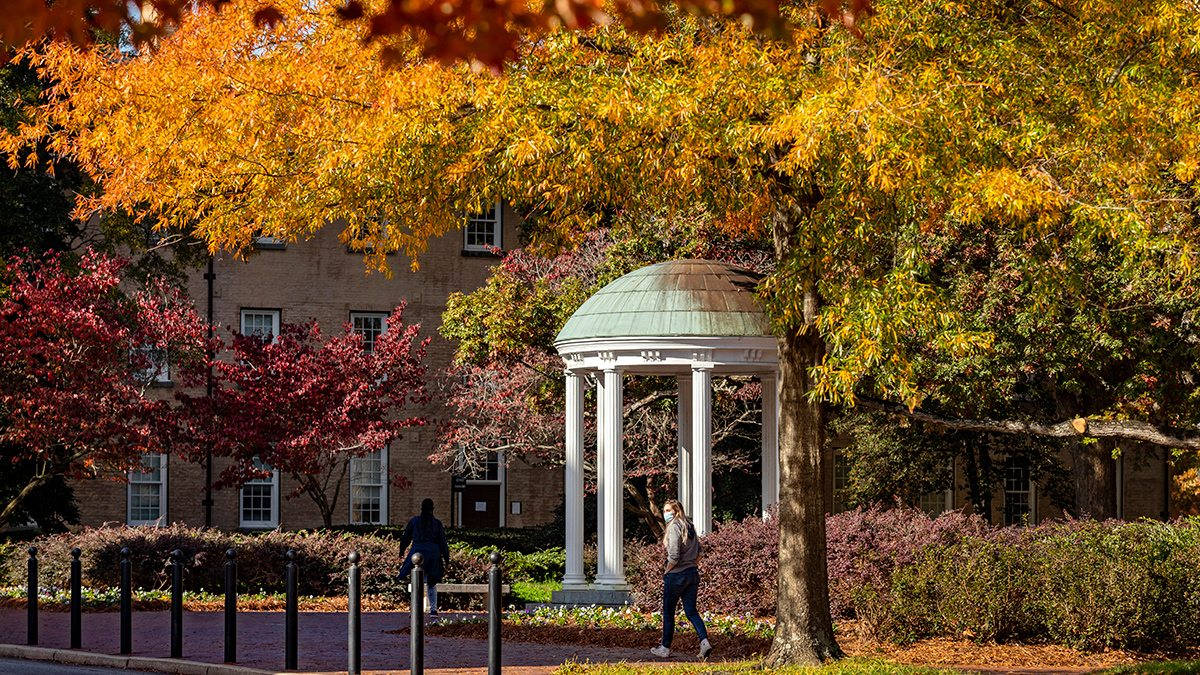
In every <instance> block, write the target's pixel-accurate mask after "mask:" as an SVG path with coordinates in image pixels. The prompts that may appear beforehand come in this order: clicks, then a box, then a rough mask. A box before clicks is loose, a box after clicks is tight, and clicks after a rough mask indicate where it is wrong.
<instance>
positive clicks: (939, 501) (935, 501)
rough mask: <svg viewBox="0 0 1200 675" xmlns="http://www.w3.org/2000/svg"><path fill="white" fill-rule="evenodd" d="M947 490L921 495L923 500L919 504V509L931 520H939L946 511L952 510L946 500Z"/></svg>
mask: <svg viewBox="0 0 1200 675" xmlns="http://www.w3.org/2000/svg"><path fill="white" fill-rule="evenodd" d="M946 493H947V491H946V490H934V491H933V492H927V493H925V494H923V495H921V500H920V501H919V502H918V503H917V507H918V508H920V509H921V510H922V511H924V512H925V514H926V515H928V516H929V517H930V518H937V517H938V516H940V515H942V514H943V513H945V512H946V511H949V510H950V507H949V506H948V505H947V500H946Z"/></svg>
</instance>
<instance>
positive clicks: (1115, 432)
mask: <svg viewBox="0 0 1200 675" xmlns="http://www.w3.org/2000/svg"><path fill="white" fill-rule="evenodd" d="M857 404H858V405H859V406H860V407H863V408H866V409H868V410H879V411H881V412H886V413H891V414H893V415H901V416H903V417H907V418H909V419H914V420H919V421H921V422H926V423H929V424H936V425H938V426H940V427H944V428H946V429H954V430H955V431H981V432H986V433H997V434H1024V435H1027V436H1043V437H1047V438H1076V437H1078V438H1124V439H1126V440H1130V441H1138V442H1142V443H1153V444H1154V445H1161V446H1164V447H1168V448H1185V449H1189V450H1197V449H1200V431H1197V430H1171V429H1161V428H1159V427H1157V426H1155V425H1153V424H1150V423H1149V422H1138V421H1134V420H1104V419H1088V418H1086V417H1076V418H1074V419H1070V420H1065V421H1063V422H1057V423H1053V424H1046V423H1043V422H1035V421H1028V420H996V419H988V418H982V419H969V418H954V417H945V416H942V415H935V414H932V413H927V412H922V411H920V410H909V409H908V407H907V406H904V405H901V404H899V403H891V402H888V401H880V400H876V399H869V398H859V399H858V402H857ZM1181 432H1182V433H1181Z"/></svg>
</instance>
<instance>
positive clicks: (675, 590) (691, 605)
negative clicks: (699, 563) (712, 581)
mask: <svg viewBox="0 0 1200 675" xmlns="http://www.w3.org/2000/svg"><path fill="white" fill-rule="evenodd" d="M698 590H700V571H699V570H697V569H696V568H695V567H692V568H690V569H686V570H682V571H680V572H668V573H666V574H664V575H663V637H662V645H663V646H664V647H667V648H670V646H671V639H672V638H674V637H675V610H676V608H678V607H679V601H680V600H682V601H683V613H684V614H685V615H687V618H688V621H691V622H692V628H695V629H696V636H697V637H699V638H700V639H701V640H707V639H708V629H706V628H705V627H704V619H701V618H700V612H697V611H696V591H698Z"/></svg>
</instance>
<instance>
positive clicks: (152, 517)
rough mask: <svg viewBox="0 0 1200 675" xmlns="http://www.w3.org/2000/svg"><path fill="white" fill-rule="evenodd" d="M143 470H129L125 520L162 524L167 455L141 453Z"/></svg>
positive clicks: (164, 507)
mask: <svg viewBox="0 0 1200 675" xmlns="http://www.w3.org/2000/svg"><path fill="white" fill-rule="evenodd" d="M142 466H143V467H144V470H143V471H130V472H129V496H128V502H129V504H128V513H127V514H126V518H127V522H128V523H129V524H130V525H162V524H164V521H166V515H167V456H166V455H160V454H149V455H142Z"/></svg>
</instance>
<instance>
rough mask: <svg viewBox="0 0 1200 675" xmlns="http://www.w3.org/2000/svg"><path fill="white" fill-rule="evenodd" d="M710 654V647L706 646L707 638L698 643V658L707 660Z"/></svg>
mask: <svg viewBox="0 0 1200 675" xmlns="http://www.w3.org/2000/svg"><path fill="white" fill-rule="evenodd" d="M711 653H712V645H710V644H708V638H705V639H703V640H701V641H700V658H702V659H707V658H708V655H709V654H711Z"/></svg>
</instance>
